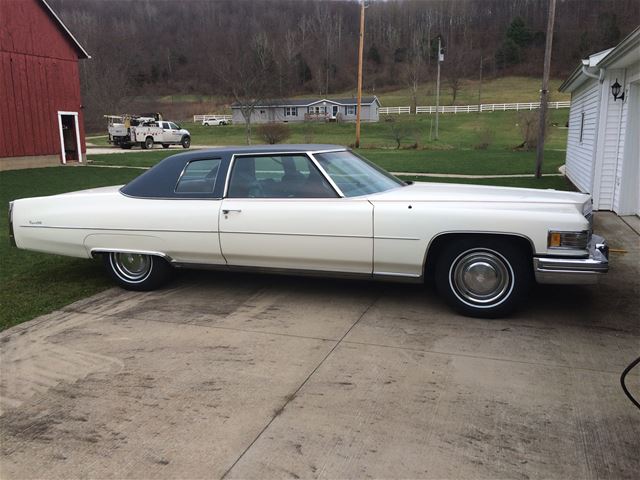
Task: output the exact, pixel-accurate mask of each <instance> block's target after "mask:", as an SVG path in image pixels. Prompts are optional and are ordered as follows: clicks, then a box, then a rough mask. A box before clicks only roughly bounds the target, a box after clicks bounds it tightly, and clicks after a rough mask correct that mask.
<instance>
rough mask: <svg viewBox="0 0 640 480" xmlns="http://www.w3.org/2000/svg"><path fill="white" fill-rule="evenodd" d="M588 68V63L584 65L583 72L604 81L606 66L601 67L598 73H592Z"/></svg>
mask: <svg viewBox="0 0 640 480" xmlns="http://www.w3.org/2000/svg"><path fill="white" fill-rule="evenodd" d="M587 68H588V67H587V66H586V65H583V66H582V73H584V74H585V75H586V76H587V77H589V78H595V79H596V80H598V82H600V83H602V82H604V72H605V70H604V68H600V69H599V73H598V74H597V75H596V74H595V73H591V72H590V71H589V70H587Z"/></svg>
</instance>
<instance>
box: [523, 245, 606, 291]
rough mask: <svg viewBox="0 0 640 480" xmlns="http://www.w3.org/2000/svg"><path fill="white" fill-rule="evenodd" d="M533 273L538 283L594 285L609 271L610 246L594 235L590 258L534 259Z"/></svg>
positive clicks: (590, 246) (590, 247)
mask: <svg viewBox="0 0 640 480" xmlns="http://www.w3.org/2000/svg"><path fill="white" fill-rule="evenodd" d="M533 271H534V272H535V275H536V281H537V282H538V283H556V284H557V283H564V284H573V285H593V284H595V283H598V280H599V279H600V276H601V275H603V274H605V273H607V272H608V271H609V246H608V245H607V242H606V240H605V239H604V238H602V237H600V236H598V235H592V237H591V242H589V258H571V257H564V258H562V257H534V259H533Z"/></svg>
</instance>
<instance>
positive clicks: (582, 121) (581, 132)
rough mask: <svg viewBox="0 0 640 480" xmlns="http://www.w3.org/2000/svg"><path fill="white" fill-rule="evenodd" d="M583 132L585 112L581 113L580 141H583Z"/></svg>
mask: <svg viewBox="0 0 640 480" xmlns="http://www.w3.org/2000/svg"><path fill="white" fill-rule="evenodd" d="M583 133H584V112H582V113H581V114H580V143H582V134H583Z"/></svg>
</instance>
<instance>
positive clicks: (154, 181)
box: [120, 144, 346, 198]
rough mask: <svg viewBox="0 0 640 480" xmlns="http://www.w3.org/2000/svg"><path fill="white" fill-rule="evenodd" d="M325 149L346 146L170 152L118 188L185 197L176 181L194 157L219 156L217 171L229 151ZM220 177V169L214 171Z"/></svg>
mask: <svg viewBox="0 0 640 480" xmlns="http://www.w3.org/2000/svg"><path fill="white" fill-rule="evenodd" d="M326 150H346V147H344V146H342V145H325V144H280V145H255V146H250V145H247V146H238V147H219V148H209V149H202V150H193V151H190V152H185V153H179V154H176V155H171V156H169V157H167V158H165V159H164V160H162V161H161V162H160V163H158V164H157V165H155V166H154V167H153V168H151V169H150V170H147V171H146V172H145V173H143V174H142V175H140V176H139V177H137V178H135V179H133V180H132V181H131V182H129V183H128V184H127V185H125V186H124V187H122V188H121V189H120V191H121V192H122V193H123V194H125V195H128V196H131V197H143V198H185V194H177V193H176V192H175V186H176V182H177V181H178V178H179V177H180V175H181V173H182V172H183V170H184V168H185V166H186V165H187V164H188V163H189V162H192V161H194V160H204V159H215V158H219V159H221V160H222V164H221V166H220V168H221V173H223V172H225V173H226V169H227V168H228V165H229V161H230V159H231V157H232V156H233V155H246V154H258V155H262V154H276V153H283V154H284V153H299V152H319V151H326ZM218 177H219V178H221V179H222V180H224V177H225V175H224V173H223V174H222V175H218ZM220 188H221V185H218V184H216V188H215V190H216V191H215V192H214V193H215V195H214V196H219V195H221V190H220ZM187 196H188V197H189V198H210V197H211V196H212V195H211V194H198V195H187Z"/></svg>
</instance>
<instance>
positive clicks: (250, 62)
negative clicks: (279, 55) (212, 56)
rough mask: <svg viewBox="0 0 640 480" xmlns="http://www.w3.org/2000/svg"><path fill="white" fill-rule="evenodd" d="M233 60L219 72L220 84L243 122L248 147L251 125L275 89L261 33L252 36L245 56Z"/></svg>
mask: <svg viewBox="0 0 640 480" xmlns="http://www.w3.org/2000/svg"><path fill="white" fill-rule="evenodd" d="M238 53H239V54H238V55H237V58H235V59H234V60H233V61H230V62H228V63H227V68H225V69H223V70H220V73H219V75H220V80H221V81H222V82H223V84H224V85H225V86H226V89H227V92H228V94H229V95H230V96H231V98H233V100H234V102H235V104H236V106H238V108H239V109H240V113H241V114H242V117H243V118H244V122H245V133H246V138H247V145H251V121H252V117H253V114H254V112H255V110H256V107H258V106H259V105H261V104H265V103H269V98H270V97H271V95H272V94H273V92H274V91H275V90H276V89H277V86H278V85H277V84H278V78H277V75H276V68H275V62H274V60H273V52H272V51H271V50H270V48H269V43H268V40H267V37H266V35H265V34H264V33H260V32H258V33H256V34H254V36H253V38H252V39H251V41H250V42H249V43H248V49H247V51H245V52H238Z"/></svg>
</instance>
